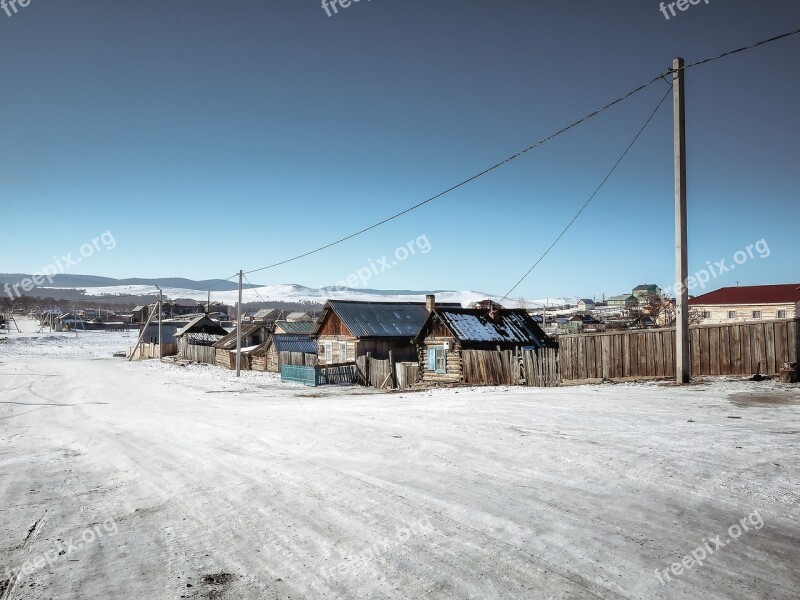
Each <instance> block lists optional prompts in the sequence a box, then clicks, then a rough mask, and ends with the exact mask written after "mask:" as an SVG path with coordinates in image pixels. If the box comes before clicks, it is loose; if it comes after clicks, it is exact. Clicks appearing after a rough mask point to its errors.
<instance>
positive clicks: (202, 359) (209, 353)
mask: <svg viewBox="0 0 800 600" xmlns="http://www.w3.org/2000/svg"><path fill="white" fill-rule="evenodd" d="M152 326H153V324H152V323H151V327H152ZM155 327H156V328H157V327H158V324H155ZM226 335H228V331H227V330H226V329H225V328H224V327H222V325H220V324H219V322H218V321H215V320H213V319H211V318H209V316H208V315H200V316H198V317H195V318H194V319H192V320H191V321H189V322H188V323H187V324H186V325H184V326H183V327H181V328H179V329H178V330H176V331H175V340H176V343H177V345H178V358H182V359H184V360H193V361H195V362H199V363H205V364H214V348H213V345H214V344H215V343H216V342H217V341H219V340H220V339H221V338H223V337H224V336H226ZM151 341H152V339H151Z"/></svg>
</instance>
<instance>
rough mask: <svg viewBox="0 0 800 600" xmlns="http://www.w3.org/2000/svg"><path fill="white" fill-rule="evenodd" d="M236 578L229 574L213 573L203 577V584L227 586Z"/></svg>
mask: <svg viewBox="0 0 800 600" xmlns="http://www.w3.org/2000/svg"><path fill="white" fill-rule="evenodd" d="M235 578H236V576H235V575H233V574H231V573H214V574H211V575H203V583H205V584H206V585H227V584H229V583H230V582H231V581H233V580H234V579H235Z"/></svg>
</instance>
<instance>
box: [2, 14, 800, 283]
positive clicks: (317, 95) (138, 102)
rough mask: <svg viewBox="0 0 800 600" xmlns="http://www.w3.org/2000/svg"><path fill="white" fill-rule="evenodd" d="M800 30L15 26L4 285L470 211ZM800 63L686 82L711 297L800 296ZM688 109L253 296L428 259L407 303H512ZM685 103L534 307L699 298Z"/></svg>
mask: <svg viewBox="0 0 800 600" xmlns="http://www.w3.org/2000/svg"><path fill="white" fill-rule="evenodd" d="M798 24H800V4H799V3H798V2H797V1H796V0H781V1H777V0H776V1H769V2H755V1H754V0H711V2H710V3H709V4H705V2H701V3H700V4H699V5H697V6H690V8H689V9H688V10H687V11H686V12H683V13H679V14H678V15H677V16H676V17H673V18H671V19H670V20H666V19H665V18H664V16H663V15H662V14H661V13H660V12H659V6H658V2H655V1H652V0H635V1H633V0H628V1H617V2H597V1H596V0H583V1H570V2H552V1H527V2H522V1H520V0H493V1H492V2H488V1H484V2H475V1H463V0H459V1H455V0H450V1H444V0H425V1H409V0H403V1H401V0H371V1H367V0H362V1H361V2H359V3H354V4H352V5H351V6H349V7H348V8H346V9H341V8H340V9H339V14H338V15H334V16H332V17H328V16H327V15H326V13H325V11H324V10H323V9H322V7H321V6H320V3H319V2H318V1H317V0H308V1H306V0H259V1H256V0H249V1H232V2H208V1H205V0H191V1H189V0H170V1H169V2H165V1H160V2H154V1H149V0H137V1H136V2H133V1H127V2H122V1H119V0H85V1H82V2H65V1H59V2H55V1H52V0H51V1H48V0H32V1H31V4H30V5H29V6H27V7H24V8H19V12H18V13H17V14H14V15H13V16H12V17H7V16H6V14H5V13H4V12H0V54H2V56H3V60H2V65H0V74H2V85H1V86H0V102H2V106H3V118H2V128H1V129H0V131H2V135H0V147H2V157H3V158H2V161H0V206H2V217H0V236H2V248H1V251H2V255H1V256H2V264H0V271H2V272H33V271H36V270H39V269H41V268H42V267H43V266H44V265H46V264H47V263H49V262H52V257H53V255H59V256H60V255H63V254H66V253H67V252H73V254H77V252H78V249H79V248H80V246H81V245H82V244H84V243H86V242H90V241H91V239H92V238H93V237H97V236H99V235H100V234H101V233H103V232H105V231H107V230H110V231H112V232H113V236H114V238H115V240H116V242H117V246H116V248H115V249H114V250H113V251H103V252H96V253H95V254H94V256H92V257H91V258H89V259H86V260H84V261H83V262H82V264H81V265H79V268H77V269H72V271H71V272H73V273H83V274H94V275H106V276H112V277H134V276H138V277H166V276H184V277H190V278H195V279H205V278H212V277H221V276H228V275H230V274H232V273H234V272H235V271H236V270H238V269H239V268H240V267H241V268H244V269H252V268H256V267H260V266H263V265H265V264H268V263H271V262H274V261H276V260H280V259H283V258H286V257H289V256H292V255H294V254H297V253H300V252H303V251H306V250H308V249H311V248H313V247H315V246H318V245H321V244H323V243H326V242H328V241H331V240H333V239H336V238H337V237H340V236H341V235H344V234H347V233H350V232H352V231H354V230H357V229H359V228H361V227H362V226H365V225H368V224H370V223H371V222H373V221H376V220H378V219H380V218H383V217H385V216H387V215H389V214H391V213H393V212H395V211H397V210H400V209H402V208H405V207H407V206H409V205H412V204H414V203H416V202H419V201H420V200H422V199H424V198H426V197H428V196H430V195H432V194H434V193H436V192H439V191H441V190H442V189H445V188H447V187H449V186H450V185H452V184H454V183H457V182H458V181H460V180H461V179H464V178H466V177H468V176H470V175H472V174H474V173H475V172H477V171H480V170H481V169H483V168H485V167H487V166H489V165H491V164H492V163H494V162H496V161H497V160H499V159H501V158H503V157H505V156H506V155H509V154H511V153H513V152H515V151H517V150H520V149H521V148H523V147H525V146H527V145H528V144H530V143H532V142H534V141H536V140H538V139H539V138H541V137H544V136H545V135H547V134H549V133H552V132H553V131H555V130H557V129H559V128H560V127H562V126H564V125H566V124H568V123H569V122H571V121H573V120H575V119H576V118H578V117H580V116H582V115H584V114H585V113H587V112H589V111H591V110H593V109H594V108H596V107H598V106H599V105H601V104H603V103H605V102H606V101H608V100H610V99H612V98H614V97H616V96H618V95H620V94H621V93H623V92H625V91H627V90H628V89H630V88H632V87H634V86H636V85H638V84H640V83H643V82H644V81H646V80H648V79H650V78H651V77H653V76H655V75H657V74H658V73H659V72H662V71H664V70H665V69H666V68H668V67H669V66H670V64H671V61H672V59H673V57H675V56H679V55H680V56H683V57H685V58H686V59H687V60H688V61H691V60H695V59H699V58H703V57H705V56H709V55H713V54H716V53H718V52H721V51H725V50H728V49H731V48H734V47H737V46H740V45H743V44H745V43H748V42H752V41H757V40H759V39H762V38H766V37H769V36H771V35H775V34H778V33H782V32H784V31H787V30H790V29H793V28H796V27H797V26H798ZM799 62H800V36H795V37H792V38H789V39H786V40H782V41H780V42H777V43H774V44H771V45H768V46H765V47H762V48H759V49H756V50H753V51H750V52H746V53H743V54H739V55H737V56H734V57H731V58H728V59H725V60H722V61H717V62H714V63H712V64H709V65H706V66H701V67H697V68H696V69H692V70H690V71H689V72H688V73H687V88H688V91H687V94H688V97H687V101H688V142H689V148H688V156H689V202H690V210H689V213H690V234H689V237H690V251H691V260H690V269H691V271H696V270H698V269H700V268H702V267H704V266H706V264H707V261H712V262H713V261H717V260H719V259H721V258H726V259H727V260H728V263H730V262H731V257H732V256H733V254H734V253H735V252H736V251H737V250H740V249H743V248H745V247H746V246H747V245H748V244H751V243H754V242H756V241H757V240H759V239H762V238H765V239H766V240H767V242H768V245H769V248H770V250H771V254H770V256H769V258H767V259H756V260H752V261H749V262H748V263H747V264H744V265H741V266H739V267H738V268H737V270H736V271H735V272H733V273H728V274H726V275H724V276H722V277H720V278H718V279H716V280H715V281H713V282H712V283H711V286H710V287H713V288H715V287H720V286H723V285H736V281H740V282H741V284H750V283H771V282H773V283H780V282H788V281H793V280H798V279H800V272H798V268H797V259H798V250H800V244H799V243H798V231H797V224H798V222H800V201H798V199H799V198H800V169H799V168H798V158H800V120H798V107H800V78H798V63H799ZM665 91H666V86H665V85H663V84H661V83H660V82H659V85H654V86H651V88H650V89H648V90H646V91H645V92H643V93H642V94H640V95H637V96H636V97H634V98H632V99H630V100H628V101H626V102H625V103H624V104H622V105H619V106H617V107H616V108H614V109H613V110H611V111H609V112H607V113H605V114H603V115H602V116H601V117H599V118H597V119H595V120H593V121H591V122H589V123H587V124H586V125H584V126H582V127H580V128H578V129H575V130H573V131H571V132H570V133H568V134H567V135H564V136H562V137H560V138H558V139H557V140H555V141H553V142H552V143H549V144H547V145H546V146H544V147H542V148H540V149H537V150H536V151H534V152H531V153H529V154H528V155H526V156H525V157H523V158H521V159H518V160H516V161H514V162H512V163H511V164H509V165H507V166H505V167H503V168H502V169H501V170H499V171H496V172H494V173H492V174H490V175H489V176H487V177H485V178H483V179H481V180H479V181H477V182H475V183H473V184H470V185H469V186H467V187H465V188H462V189H460V190H458V191H457V192H454V193H452V194H450V195H448V196H445V197H444V198H442V199H440V200H438V201H436V202H435V203H434V204H431V205H428V206H426V207H424V208H422V209H420V210H418V211H415V212H413V213H411V214H409V215H407V216H404V217H402V218H401V219H398V220H397V221H394V222H392V223H391V224H389V225H387V226H385V227H382V228H380V229H378V230H375V231H371V232H369V233H367V234H365V235H363V236H361V237H360V238H357V239H354V240H351V241H349V242H347V243H345V244H342V245H340V246H338V247H336V248H335V249H332V250H330V251H326V252H324V253H321V254H318V255H316V256H313V257H311V258H308V259H304V260H302V261H299V262H295V263H292V264H290V265H286V266H284V267H280V268H277V269H274V270H271V271H266V272H263V273H259V274H257V275H252V276H251V280H252V281H253V282H257V283H264V284H269V283H299V284H303V285H309V286H314V287H317V286H322V285H329V284H333V283H335V282H336V281H338V280H341V279H343V278H345V277H346V276H347V275H348V274H350V273H352V272H354V271H356V270H358V269H359V268H361V267H364V266H365V265H368V264H369V259H373V260H375V259H378V258H380V257H381V256H383V255H384V254H386V255H391V254H392V253H393V252H394V250H395V248H396V247H398V246H401V245H405V244H406V242H408V241H410V240H413V239H415V238H417V237H418V236H420V235H423V234H424V235H426V236H427V239H428V240H429V242H430V246H431V251H430V252H428V253H427V254H425V255H417V256H414V257H412V258H409V259H408V260H406V261H405V262H403V263H401V264H399V265H397V266H396V267H395V268H393V269H391V270H390V271H387V272H385V273H383V274H381V275H380V276H379V277H374V278H373V279H372V280H371V281H370V282H369V287H375V288H382V289H397V288H406V289H425V288H429V289H434V288H438V289H476V290H482V291H486V292H491V293H503V292H505V291H506V289H507V288H508V287H509V286H510V285H511V284H512V283H513V282H514V281H516V279H517V278H518V277H519V276H520V275H521V274H522V273H524V271H525V270H527V269H528V268H529V267H530V265H531V264H532V263H533V262H534V260H535V259H536V258H537V257H538V256H539V255H540V253H541V252H542V251H543V250H544V249H545V248H546V247H547V246H548V245H549V244H550V242H551V241H552V240H553V239H554V237H555V236H556V235H557V234H558V232H559V231H560V230H561V228H562V227H563V226H564V225H565V224H566V223H567V222H568V221H569V220H570V219H571V218H572V216H573V215H574V213H575V212H576V210H577V209H578V208H579V206H580V205H581V204H582V203H583V202H584V201H585V200H586V199H587V197H588V196H589V194H590V193H591V192H592V191H593V190H594V188H595V187H596V186H597V185H598V183H599V182H600V180H601V179H602V178H603V177H604V176H605V174H606V173H607V171H608V170H609V168H610V167H611V165H612V164H613V162H614V161H615V160H616V158H617V157H618V156H619V154H620V153H621V152H622V150H623V149H624V148H625V146H626V145H627V143H628V142H629V141H630V139H631V138H632V137H633V135H634V133H635V132H636V131H637V130H638V129H639V127H640V126H641V125H642V123H643V122H644V120H645V118H646V117H647V115H648V114H649V113H650V111H651V110H652V109H653V107H654V106H655V104H656V102H657V101H658V98H659V97H660V96H661V95H662V94H663V93H664V92H665ZM671 126H672V114H671V106H670V104H669V103H666V104H665V105H664V107H662V110H661V111H660V112H659V114H658V115H657V117H656V119H655V120H654V121H653V123H652V124H651V126H650V128H649V129H648V130H647V131H646V133H645V134H644V136H643V137H642V138H641V139H640V141H639V143H638V144H637V145H636V146H635V148H634V149H633V151H632V152H631V154H630V155H629V156H628V158H627V159H626V160H625V162H624V163H623V164H622V166H621V167H620V168H619V170H618V171H617V172H616V173H615V174H614V176H613V177H612V179H611V180H610V181H609V183H608V184H607V186H606V187H605V188H604V190H603V191H602V192H601V193H600V195H599V196H598V197H597V198H596V200H595V201H594V202H593V204H592V205H590V207H589V208H588V209H587V211H586V212H585V213H584V214H583V216H582V217H581V219H580V220H579V221H578V222H577V223H576V224H575V226H574V227H573V228H572V229H571V230H570V231H569V233H568V234H567V235H566V236H565V237H564V238H563V239H562V241H561V243H560V244H559V245H557V246H556V248H555V249H554V250H553V252H552V253H551V254H550V255H549V256H548V258H546V259H545V261H544V262H543V263H542V264H541V265H540V266H539V267H538V268H537V269H536V270H535V271H534V272H533V273H532V275H531V276H530V277H529V278H528V280H527V281H526V282H525V283H524V284H523V285H522V286H521V287H520V288H519V290H518V291H517V292H515V294H514V295H515V296H519V295H522V296H526V297H528V298H539V297H544V296H553V295H560V294H564V295H579V296H592V295H597V296H600V295H601V294H603V293H605V294H607V295H610V294H616V293H620V292H623V291H625V290H629V289H630V288H631V287H632V286H634V285H636V284H639V283H643V282H657V283H659V284H661V285H668V284H669V283H670V282H671V281H672V280H673V278H674V277H673V272H674V256H673V255H674V250H673V248H674V224H673V205H672V203H673V187H672V186H673V173H672V130H671Z"/></svg>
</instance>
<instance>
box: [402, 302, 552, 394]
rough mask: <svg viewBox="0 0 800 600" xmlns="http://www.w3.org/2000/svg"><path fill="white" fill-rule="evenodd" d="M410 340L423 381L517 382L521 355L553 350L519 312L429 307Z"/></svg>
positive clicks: (532, 324) (525, 312) (521, 310)
mask: <svg viewBox="0 0 800 600" xmlns="http://www.w3.org/2000/svg"><path fill="white" fill-rule="evenodd" d="M415 341H416V343H417V347H418V360H419V369H420V379H421V380H422V381H423V382H424V383H469V384H476V385H481V384H500V383H505V384H516V383H517V382H518V381H517V379H518V376H517V375H515V374H514V373H513V370H514V364H512V361H514V360H516V361H521V359H522V352H523V351H525V350H534V351H535V350H539V349H544V348H557V347H558V344H557V343H556V342H555V341H554V340H553V339H551V338H550V337H548V336H547V334H545V332H544V331H542V329H541V327H539V325H538V324H537V323H536V321H534V319H533V318H532V317H531V316H530V315H529V314H528V312H527V311H526V310H524V309H521V308H520V309H504V308H496V307H492V308H441V307H434V308H433V310H432V311H431V313H430V315H429V316H428V318H427V319H426V321H425V323H423V325H422V327H421V328H420V331H419V333H418V334H417V336H416V338H415ZM518 372H519V369H517V373H518Z"/></svg>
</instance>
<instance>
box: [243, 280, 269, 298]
mask: <svg viewBox="0 0 800 600" xmlns="http://www.w3.org/2000/svg"><path fill="white" fill-rule="evenodd" d="M242 277H244V280H245V281H246V282H247V283H248V284H249V285H250V289H252V290H253V291H254V292H255V293H256V296H258V299H259V300H261V302H262V303H263V304H266V303H267V301H266V300H264V298H262V297H261V294H259V293H258V288H257V287H256V286H254V285H253V284H252V283H251V282H250V280H249V279H248V278H247V275H246V274H245V273H242Z"/></svg>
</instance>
